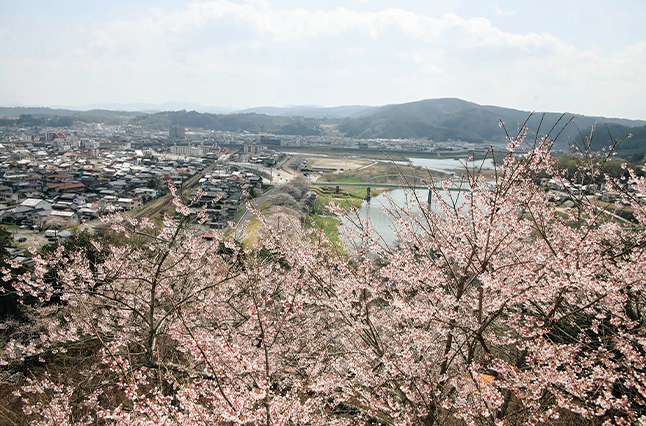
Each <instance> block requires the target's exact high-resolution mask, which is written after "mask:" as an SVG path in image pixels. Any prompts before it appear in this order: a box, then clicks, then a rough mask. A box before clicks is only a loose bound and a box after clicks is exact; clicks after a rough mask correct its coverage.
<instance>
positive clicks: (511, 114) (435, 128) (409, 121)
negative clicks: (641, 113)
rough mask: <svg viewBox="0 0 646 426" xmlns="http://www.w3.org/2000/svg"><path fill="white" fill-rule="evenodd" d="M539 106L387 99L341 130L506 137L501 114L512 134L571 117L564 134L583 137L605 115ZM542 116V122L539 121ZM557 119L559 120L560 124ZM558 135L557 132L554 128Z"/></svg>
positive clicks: (484, 138)
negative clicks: (522, 107)
mask: <svg viewBox="0 0 646 426" xmlns="http://www.w3.org/2000/svg"><path fill="white" fill-rule="evenodd" d="M561 116H562V114H560V113H545V114H544V116H543V113H540V112H537V113H535V114H534V115H533V116H531V117H530V112H529V111H520V110H515V109H510V108H501V107H495V106H482V105H478V104H475V103H473V102H467V101H463V100H461V99H452V98H449V99H427V100H423V101H418V102H410V103H405V104H396V105H386V106H383V107H380V108H378V109H376V110H374V111H371V112H369V113H368V114H367V115H365V116H363V117H361V118H356V119H346V120H344V121H343V122H342V123H340V124H339V130H340V131H341V132H343V133H345V134H346V135H348V136H354V137H365V138H429V139H433V140H438V141H444V140H447V139H453V140H458V139H462V140H465V141H469V142H476V143H477V142H485V141H499V140H504V136H505V135H504V132H502V131H501V130H500V128H499V120H502V121H503V122H504V123H505V126H506V128H507V130H508V131H509V133H510V134H512V135H515V134H516V132H517V131H518V129H519V127H520V126H521V125H522V124H523V123H524V122H525V121H526V120H528V117H529V120H528V121H527V125H528V127H529V130H530V132H534V131H536V130H537V129H539V126H540V131H539V134H540V135H545V134H547V133H548V132H549V131H550V129H551V128H552V127H553V126H554V125H556V129H557V130H561V128H562V127H563V125H564V124H565V123H566V122H567V120H569V119H570V118H572V117H574V121H575V123H576V126H568V127H567V128H566V129H565V131H564V133H563V134H562V135H561V138H560V139H561V140H567V137H568V136H571V137H579V130H578V129H577V126H578V128H579V129H583V128H589V127H591V126H592V125H594V124H595V123H603V122H604V118H602V117H587V116H582V115H576V114H565V116H564V117H563V118H562V119H561V122H559V119H560V118H561ZM541 120H542V123H541ZM605 120H606V121H607V122H609V123H618V124H622V125H624V126H626V125H627V126H643V125H644V124H646V122H645V121H638V120H625V119H612V118H610V119H605ZM557 123H559V124H557ZM553 134H554V135H555V133H553Z"/></svg>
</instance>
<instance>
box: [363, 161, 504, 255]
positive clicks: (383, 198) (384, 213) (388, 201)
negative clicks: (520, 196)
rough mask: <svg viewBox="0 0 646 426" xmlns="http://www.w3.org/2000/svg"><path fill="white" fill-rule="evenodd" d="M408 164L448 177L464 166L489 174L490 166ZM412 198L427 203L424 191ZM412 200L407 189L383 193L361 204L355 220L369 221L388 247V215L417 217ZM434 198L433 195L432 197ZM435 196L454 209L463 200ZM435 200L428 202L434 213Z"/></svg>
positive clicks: (393, 237)
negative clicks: (401, 212) (403, 212)
mask: <svg viewBox="0 0 646 426" xmlns="http://www.w3.org/2000/svg"><path fill="white" fill-rule="evenodd" d="M409 163H410V164H411V165H413V166H420V167H424V168H426V169H429V170H434V171H440V172H444V173H448V174H455V173H458V172H459V171H460V170H464V168H465V166H466V167H469V168H480V167H481V168H482V169H485V170H493V169H494V168H495V166H494V163H493V161H492V160H490V159H486V160H484V161H483V160H478V161H471V162H468V163H467V162H465V161H461V160H454V159H448V158H447V159H444V158H441V159H440V158H410V159H409ZM414 194H415V196H416V197H417V199H418V200H419V202H420V203H424V204H426V203H427V201H428V190H427V189H418V190H415V192H414ZM415 196H414V195H413V191H412V190H410V189H395V190H392V191H387V192H383V193H381V194H380V195H378V196H377V197H373V198H372V200H370V203H368V202H366V201H364V202H363V203H362V204H361V209H360V211H359V217H360V218H361V219H370V221H371V222H372V225H373V226H374V228H375V231H376V232H377V233H379V234H380V235H381V237H382V238H383V239H384V241H385V242H386V243H387V244H389V245H390V244H392V243H393V242H395V241H396V239H397V236H396V234H395V232H394V231H393V226H394V224H393V218H392V215H391V214H389V211H392V210H393V208H396V207H403V206H406V205H408V206H410V208H411V214H412V215H420V214H421V211H420V209H419V205H417V206H416V204H417V203H416V202H414V200H415ZM434 196H435V195H434ZM439 196H440V197H442V198H443V199H444V200H445V201H447V202H449V203H452V202H453V201H455V202H456V204H457V205H460V204H462V202H463V199H464V197H463V196H462V195H461V193H460V192H457V191H440V192H439ZM436 201H437V200H431V208H433V209H434V210H437V202H436Z"/></svg>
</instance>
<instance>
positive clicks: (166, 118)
mask: <svg viewBox="0 0 646 426" xmlns="http://www.w3.org/2000/svg"><path fill="white" fill-rule="evenodd" d="M255 110H257V111H264V112H266V113H258V112H237V113H230V114H211V113H201V112H197V111H186V110H182V111H167V112H158V113H137V112H123V111H107V110H92V111H73V110H61V109H58V110H56V109H49V108H0V117H11V118H3V119H0V125H7V126H11V125H16V126H37V125H48V126H51V127H64V126H70V125H71V124H72V122H73V121H77V120H78V121H85V122H99V123H109V124H128V123H130V124H135V125H141V126H144V127H147V128H149V129H156V130H167V129H168V127H169V126H171V125H175V124H179V125H181V126H185V127H187V128H201V129H206V130H224V131H233V132H240V131H250V132H254V133H255V132H261V131H264V132H267V133H276V134H285V135H303V136H312V135H322V134H325V133H326V132H329V131H332V134H341V135H345V136H349V137H356V138H395V139H396V138H422V139H429V140H434V141H447V140H462V141H466V142H474V143H491V142H494V143H495V142H503V141H504V140H505V133H504V131H502V130H501V129H500V128H499V125H498V124H499V121H500V120H502V121H503V122H504V123H505V127H506V129H507V131H508V132H509V134H510V135H511V136H515V135H516V133H517V132H518V130H519V128H520V127H521V126H522V124H523V123H525V122H527V125H528V129H529V133H530V134H529V138H530V139H533V137H534V135H535V134H538V135H539V136H544V135H546V134H548V133H549V134H551V135H552V136H556V135H557V134H559V132H561V130H563V126H564V125H565V124H566V123H567V122H568V121H569V120H570V119H573V120H574V124H569V125H568V126H567V127H566V128H565V129H564V130H563V132H562V133H561V134H560V136H559V139H558V143H557V147H561V148H562V147H565V146H567V145H566V143H567V142H568V141H569V140H570V142H571V139H570V138H572V139H574V140H577V141H581V139H582V135H590V129H591V127H592V126H594V125H595V124H598V130H597V134H596V135H595V138H594V144H593V148H598V147H599V146H605V145H608V144H609V143H610V140H609V137H608V129H606V127H605V123H608V125H609V130H610V132H611V134H612V136H613V138H622V137H623V136H625V135H626V134H628V133H633V135H634V137H633V138H631V139H630V140H627V141H625V142H624V144H623V146H622V147H621V148H620V152H628V153H630V154H632V153H639V152H646V137H642V135H643V134H644V133H645V132H646V131H645V130H644V127H642V126H645V125H646V121H644V120H627V119H621V118H603V117H587V116H583V115H577V114H569V113H568V114H564V115H563V114H560V113H551V112H550V113H541V112H536V113H535V114H533V115H532V116H531V117H530V112H529V111H520V110H515V109H510V108H502V107H496V106H483V105H478V104H476V103H473V102H467V101H464V100H461V99H454V98H444V99H427V100H422V101H417V102H409V103H404V104H393V105H386V106H382V107H372V108H371V107H363V106H354V107H353V106H348V107H336V108H319V107H289V108H257V109H255ZM247 111H252V110H247ZM270 114H271V115H270ZM287 114H289V115H290V116H287ZM292 114H293V115H292ZM297 114H302V115H297ZM322 114H325V116H322ZM360 114H361V115H360ZM344 115H345V118H343V116H344ZM322 117H323V118H322ZM338 117H341V118H338ZM559 120H560V121H559ZM602 129H603V131H602Z"/></svg>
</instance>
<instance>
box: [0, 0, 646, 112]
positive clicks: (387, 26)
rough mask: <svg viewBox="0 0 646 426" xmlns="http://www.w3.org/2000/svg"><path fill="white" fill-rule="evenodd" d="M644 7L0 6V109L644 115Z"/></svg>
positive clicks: (421, 1) (46, 0)
mask: <svg viewBox="0 0 646 426" xmlns="http://www.w3.org/2000/svg"><path fill="white" fill-rule="evenodd" d="M645 22H646V2H644V1H643V0H617V1H610V0H608V1H594V0H589V1H584V0H576V1H575V0H558V1H555V0H536V1H535V0H523V1H511V0H498V1H487V0H463V1H461V0H442V1H435V0H398V1H385V0H346V1H341V0H325V1H323V0H216V1H179V0H137V1H133V0H127V1H126V0H109V1H104V0H93V1H89V0H43V1H40V0H21V1H17V0H0V105H1V106H56V105H66V106H83V105H88V104H96V103H120V104H128V103H150V104H163V103H166V102H190V103H194V104H199V105H204V106H222V107H230V108H245V107H252V106H288V105H319V106H338V105H385V104H392V103H404V102H412V101H416V100H421V99H430V98H446V97H451V98H460V99H464V100H467V101H471V102H476V103H478V104H482V105H498V106H504V107H509V108H516V109H521V110H526V111H554V112H570V113H577V114H585V115H597V116H604V117H622V118H634V119H646V25H645V24H644V23H645Z"/></svg>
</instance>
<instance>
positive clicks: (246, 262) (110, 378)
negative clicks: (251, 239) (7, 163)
mask: <svg viewBox="0 0 646 426" xmlns="http://www.w3.org/2000/svg"><path fill="white" fill-rule="evenodd" d="M538 133H540V129H539V131H538V132H537V134H538ZM549 133H552V131H551V132H549ZM509 139H510V140H509V145H508V147H507V148H508V154H507V155H506V156H505V157H504V160H503V161H502V162H500V163H499V164H498V165H497V167H496V169H495V171H494V175H493V177H492V179H490V180H487V179H485V177H484V175H483V173H481V170H478V169H473V168H466V169H465V173H464V175H463V176H462V178H461V179H459V180H457V179H456V180H454V181H451V180H447V181H444V182H442V187H441V188H440V187H437V186H436V185H435V183H434V182H432V181H431V180H430V176H429V182H428V183H429V188H431V190H432V191H433V192H434V194H433V197H432V199H433V203H431V204H430V205H429V204H428V203H427V201H426V197H421V198H423V199H420V197H418V196H417V195H416V193H415V192H414V191H411V192H410V194H409V195H410V196H409V200H408V202H407V203H406V204H405V205H395V204H393V205H392V206H391V208H390V216H391V217H392V220H393V229H392V232H394V233H396V235H397V237H398V240H399V244H398V245H397V246H396V247H393V246H391V245H388V244H386V243H385V242H384V239H383V238H381V236H380V235H379V234H378V233H377V232H375V230H374V229H373V228H372V226H371V224H370V222H369V221H367V220H365V219H362V218H360V216H359V215H358V212H356V211H354V212H350V213H348V212H346V211H343V210H341V209H340V208H339V207H338V206H334V205H332V206H330V208H331V210H332V211H334V212H335V213H336V214H337V215H343V216H345V217H346V221H347V222H346V223H348V225H347V226H345V227H344V229H343V232H345V233H346V235H347V237H346V241H347V246H348V247H347V248H346V249H345V250H341V249H339V247H338V245H336V244H332V243H331V242H330V241H329V240H328V239H327V238H326V237H325V236H324V235H322V234H321V233H319V232H317V231H316V230H315V229H314V228H309V229H307V230H304V229H298V228H296V229H295V230H294V229H293V230H292V231H291V232H289V233H285V232H280V230H279V229H274V228H275V226H277V225H276V224H275V223H273V222H272V221H271V220H267V219H265V218H263V217H262V215H260V214H259V213H258V216H259V217H260V220H261V221H262V222H263V227H264V229H265V235H264V237H263V238H262V239H261V243H259V244H258V245H256V246H254V247H250V248H249V247H247V248H243V246H242V245H241V244H238V243H236V242H235V241H232V240H231V239H228V238H226V237H225V235H224V234H216V236H215V238H214V239H212V240H209V241H207V240H204V239H203V238H201V237H200V232H199V230H198V229H199V226H200V223H201V222H203V221H204V220H205V218H206V216H205V212H200V213H198V214H193V213H192V212H191V210H190V209H189V206H186V205H184V204H183V203H182V202H181V200H180V199H179V197H175V201H174V203H175V207H176V211H177V214H176V215H175V216H174V217H170V216H166V217H165V219H164V223H163V227H162V228H161V229H160V230H158V229H157V228H155V227H154V226H153V225H152V223H151V222H150V221H148V220H147V219H143V220H140V221H137V220H134V219H132V218H128V217H127V216H114V217H112V218H110V223H111V224H112V227H113V230H114V231H115V232H118V233H120V234H121V235H123V236H124V238H127V239H128V240H130V241H132V243H131V244H125V245H123V246H110V247H109V252H108V253H109V254H108V255H107V256H106V257H105V259H102V260H101V261H99V262H98V263H95V264H93V263H91V262H90V261H88V257H87V256H86V255H85V254H84V253H83V252H82V251H81V252H78V253H71V254H68V255H65V256H64V255H63V250H62V249H61V250H58V251H57V252H55V253H54V254H53V255H52V256H48V257H45V256H38V255H36V256H35V259H36V261H37V263H36V267H35V268H34V270H33V272H32V273H28V274H23V275H21V276H20V277H18V279H14V278H13V277H11V271H10V270H8V269H5V270H4V274H5V277H6V279H7V280H14V287H15V288H16V289H17V291H19V292H21V293H23V294H29V295H31V296H32V297H36V298H40V299H41V300H42V302H43V304H48V308H47V309H48V311H47V313H48V315H49V316H48V317H47V318H48V320H47V322H46V323H41V325H40V326H39V327H40V331H39V335H38V336H37V337H38V338H37V339H32V340H31V341H20V339H14V340H13V341H11V342H10V343H9V344H7V345H6V347H5V350H4V356H3V360H4V361H3V362H4V363H5V364H10V363H12V362H18V361H19V360H20V359H24V358H25V357H37V358H38V357H40V358H42V359H43V361H47V359H52V358H53V359H54V360H55V359H56V356H57V355H59V354H60V353H61V352H63V351H66V350H68V351H69V350H72V349H74V348H77V347H78V346H79V345H80V346H82V347H85V348H95V351H94V352H95V353H96V357H95V358H93V359H92V360H91V362H88V363H87V365H86V366H84V368H83V369H82V377H83V378H84V380H83V382H82V383H80V382H78V381H77V382H66V381H65V380H62V379H61V378H60V377H55V376H53V375H50V376H46V375H44V374H41V375H39V376H35V377H33V378H31V379H30V380H27V381H26V382H25V384H24V386H23V388H22V391H21V395H22V397H23V398H24V400H25V405H24V406H25V413H26V414H27V415H28V416H29V418H30V419H31V420H33V422H34V424H91V423H106V424H184V425H193V424H209V425H212V424H249V425H256V424H258V425H260V424H265V425H273V424H281V425H283V424H284V425H287V424H389V425H440V424H469V425H472V424H487V425H488V424H491V425H504V424H507V425H513V424H541V423H550V422H551V423H554V422H557V421H558V419H559V418H564V420H563V421H564V422H565V423H568V422H569V421H571V420H572V419H576V420H577V421H580V422H584V421H586V420H588V421H590V422H606V423H607V424H613V423H616V424H636V423H640V422H641V423H646V401H645V398H646V387H645V386H644V383H646V371H645V367H644V362H645V360H646V359H645V356H646V331H645V329H644V321H645V320H646V313H645V312H646V311H645V308H646V303H645V302H646V300H645V298H644V275H645V273H644V271H646V253H645V249H646V240H645V233H644V222H645V220H646V214H645V213H646V212H645V210H644V209H645V207H644V205H643V204H641V203H640V200H639V197H637V196H636V194H638V193H641V194H644V193H646V182H645V180H644V178H643V177H638V176H637V175H636V174H635V173H633V172H631V171H630V170H627V175H628V176H630V177H629V178H628V179H625V180H615V181H613V180H612V179H610V178H609V177H606V178H605V181H606V186H607V190H608V191H614V193H615V194H616V196H617V197H618V198H619V200H620V201H619V202H620V203H623V204H624V205H625V206H626V208H629V209H630V210H631V212H632V216H633V217H634V222H632V223H623V222H621V221H619V220H617V218H616V217H614V216H613V214H612V212H610V211H608V205H607V204H604V203H600V202H598V201H596V200H595V199H593V198H592V197H588V196H585V194H582V193H581V192H577V193H576V194H575V193H574V190H572V189H571V188H576V186H575V184H577V183H579V182H580V181H582V180H584V179H585V178H586V177H590V176H593V177H601V176H600V174H599V173H600V172H599V170H600V168H601V166H602V165H603V163H604V161H607V160H608V159H609V158H611V151H612V149H611V150H610V152H606V153H605V154H603V155H599V154H594V153H591V152H590V151H589V150H588V149H583V150H581V153H580V154H579V157H578V158H579V160H580V162H579V168H578V171H577V172H576V173H575V174H574V175H572V174H571V173H569V174H568V173H565V172H563V171H561V170H559V169H558V165H557V163H556V162H555V161H554V159H553V158H552V155H551V148H552V144H553V142H554V141H553V139H552V138H551V137H550V136H546V137H544V138H540V139H539V138H536V139H535V140H534V141H530V140H528V138H527V135H526V129H524V128H523V129H522V131H521V132H520V133H519V134H518V135H516V136H515V137H510V138H509ZM582 141H583V143H584V145H585V143H586V139H585V138H583V139H582ZM588 146H589V144H588ZM611 148H612V147H611ZM540 176H549V177H550V178H552V179H554V181H555V182H556V183H557V184H560V186H561V187H562V188H564V191H570V192H571V194H572V195H576V196H575V197H570V198H572V199H573V200H574V206H573V207H571V208H562V207H559V206H558V204H557V203H555V202H553V200H554V198H555V194H554V193H552V192H551V191H547V190H546V188H544V187H543V186H541V185H540V184H537V181H538V182H540V179H537V177H540ZM94 244H96V247H95V248H96V249H97V250H99V249H103V247H99V243H98V242H94ZM16 266H17V265H16ZM52 299H56V303H52V302H51V300H52ZM48 301H49V302H48ZM43 312H45V310H43ZM46 358H47V359H46Z"/></svg>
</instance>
